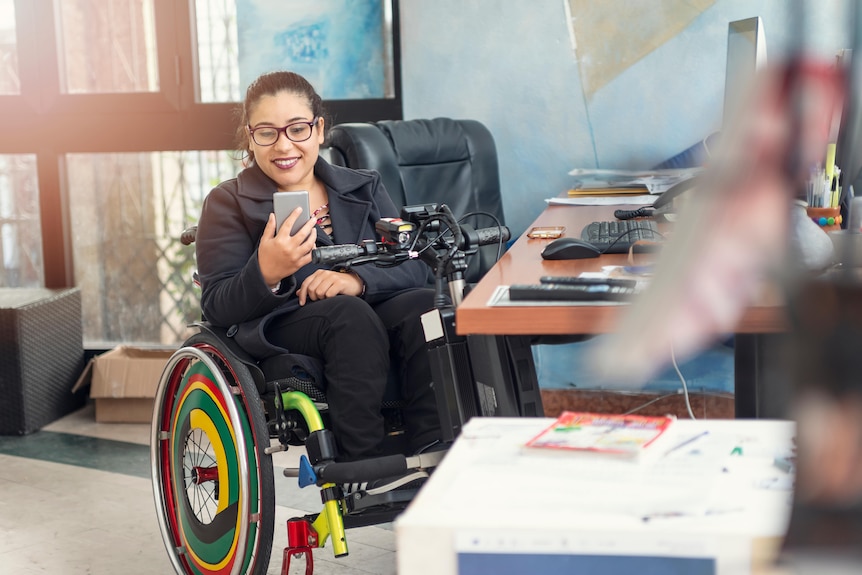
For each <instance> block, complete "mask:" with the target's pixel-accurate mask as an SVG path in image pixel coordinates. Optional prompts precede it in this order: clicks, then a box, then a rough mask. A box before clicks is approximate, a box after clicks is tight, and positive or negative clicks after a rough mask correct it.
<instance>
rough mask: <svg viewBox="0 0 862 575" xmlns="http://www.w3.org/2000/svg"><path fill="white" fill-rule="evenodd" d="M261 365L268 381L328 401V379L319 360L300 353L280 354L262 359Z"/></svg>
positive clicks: (315, 399)
mask: <svg viewBox="0 0 862 575" xmlns="http://www.w3.org/2000/svg"><path fill="white" fill-rule="evenodd" d="M259 365H260V369H261V370H262V371H263V374H264V378H265V379H266V381H267V382H273V383H277V384H278V386H279V387H280V388H282V389H284V388H289V389H293V390H296V391H301V392H302V393H304V394H305V395H307V396H308V397H309V398H311V399H312V400H313V401H319V402H326V384H325V381H326V380H325V379H324V377H323V366H322V365H321V364H320V362H319V361H318V360H316V359H314V358H312V357H308V356H305V355H299V354H279V355H273V356H271V357H268V358H266V359H264V360H262V361H261V362H260V364H259Z"/></svg>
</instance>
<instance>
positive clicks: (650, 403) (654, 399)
mask: <svg viewBox="0 0 862 575" xmlns="http://www.w3.org/2000/svg"><path fill="white" fill-rule="evenodd" d="M674 396H676V393H666V394H664V395H660V396H658V397H656V398H653V399H651V400H649V401H648V402H646V403H644V404H641V405H639V406H637V407H635V408H633V409H630V410H628V411H627V412H625V413H624V414H623V415H631V414H633V413H637V412H638V411H640V410H641V409H643V408H644V407H649V406H650V405H652V404H653V403H655V402H657V401H661V400H662V399H666V398H668V397H674Z"/></svg>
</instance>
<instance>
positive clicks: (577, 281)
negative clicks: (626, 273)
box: [539, 276, 638, 288]
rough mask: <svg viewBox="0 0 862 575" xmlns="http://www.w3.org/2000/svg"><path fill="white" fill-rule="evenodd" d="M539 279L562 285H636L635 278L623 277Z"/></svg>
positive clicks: (545, 277)
mask: <svg viewBox="0 0 862 575" xmlns="http://www.w3.org/2000/svg"><path fill="white" fill-rule="evenodd" d="M539 281H540V282H541V283H543V284H564V285H584V286H593V285H609V286H614V287H624V288H634V287H636V286H637V283H638V282H637V280H634V279H625V278H583V277H573V276H559V277H558V276H542V277H541V278H539Z"/></svg>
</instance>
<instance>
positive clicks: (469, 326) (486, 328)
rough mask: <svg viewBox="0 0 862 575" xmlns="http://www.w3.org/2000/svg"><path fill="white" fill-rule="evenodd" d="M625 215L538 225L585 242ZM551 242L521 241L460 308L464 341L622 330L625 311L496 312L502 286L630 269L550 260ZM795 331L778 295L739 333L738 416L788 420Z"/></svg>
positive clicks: (613, 257)
mask: <svg viewBox="0 0 862 575" xmlns="http://www.w3.org/2000/svg"><path fill="white" fill-rule="evenodd" d="M628 207H629V208H632V209H633V208H635V207H636V206H628ZM617 208H624V209H625V208H627V206H548V207H547V208H546V209H545V211H543V212H542V214H541V215H540V216H539V217H538V219H536V221H535V222H534V223H533V224H532V225H535V226H564V227H565V228H566V232H565V235H567V236H570V237H578V236H580V233H581V229H582V228H583V227H584V226H586V225H587V224H588V223H590V222H592V221H601V220H613V219H614V215H613V212H614V210H615V209H617ZM549 241H550V240H540V239H535V240H533V239H529V238H527V237H526V236H521V237H520V238H519V239H518V241H517V242H515V244H514V245H513V246H512V247H511V248H510V249H509V251H507V252H506V253H505V254H504V255H503V257H502V258H501V259H500V261H499V262H497V264H496V265H495V266H494V267H493V268H491V270H489V271H488V273H486V274H485V276H483V277H482V280H481V281H480V282H479V283H478V284H477V285H476V287H475V288H474V289H473V290H472V291H471V292H470V294H469V295H468V296H467V297H466V298H464V301H463V302H462V303H461V305H459V306H458V308H457V310H456V320H457V321H456V329H457V332H458V333H459V334H460V335H472V334H484V335H564V334H602V333H608V332H610V331H612V330H613V329H614V327H615V326H616V322H617V320H618V318H619V313H620V311H621V310H624V309H625V308H624V307H621V306H594V305H590V306H571V305H569V306H529V307H528V306H505V307H504V306H489V305H488V302H489V300H490V299H491V297H492V296H493V295H494V291H495V290H496V289H497V287H498V286H501V285H505V286H508V285H511V284H515V283H519V284H530V283H539V278H540V277H542V276H545V275H547V276H578V275H580V274H581V273H583V272H588V271H598V270H600V269H601V268H602V266H608V265H625V263H626V256H625V255H622V254H608V255H604V256H601V257H598V258H591V259H583V260H568V261H547V260H543V259H542V256H541V252H542V248H544V247H545V246H546V245H547V244H548V242H549ZM787 325H788V323H787V320H786V317H785V314H784V308H783V299H782V298H781V297H780V294H779V293H777V290H775V293H773V292H766V291H765V292H764V293H763V294H761V297H760V300H759V301H758V302H757V303H756V304H755V305H753V306H752V307H750V308H749V309H747V310H746V311H745V314H744V316H743V317H742V320H741V321H740V322H739V325H738V326H737V327H736V337H735V340H734V353H735V359H734V379H735V388H736V389H735V401H736V417H771V418H778V417H786V409H785V407H786V406H785V402H786V399H787V397H788V395H789V394H788V393H787V389H786V382H787V381H788V378H787V374H785V373H782V372H781V371H780V368H781V365H782V363H783V362H782V361H781V358H780V357H779V355H780V352H781V339H782V337H783V332H785V331H786V330H787ZM471 353H473V352H472V350H471Z"/></svg>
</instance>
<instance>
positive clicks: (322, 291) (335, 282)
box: [296, 270, 363, 305]
mask: <svg viewBox="0 0 862 575" xmlns="http://www.w3.org/2000/svg"><path fill="white" fill-rule="evenodd" d="M362 287H363V282H362V278H360V277H359V276H358V275H356V274H354V273H352V272H348V273H343V272H334V271H332V270H317V271H316V272H314V273H313V274H311V275H310V276H308V277H307V278H306V279H305V281H304V282H302V285H301V286H300V287H299V289H298V290H296V295H297V297H299V305H305V302H306V301H308V300H311V301H317V300H320V299H325V298H329V297H335V296H337V295H338V294H344V295H354V296H358V295H360V294H362Z"/></svg>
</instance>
